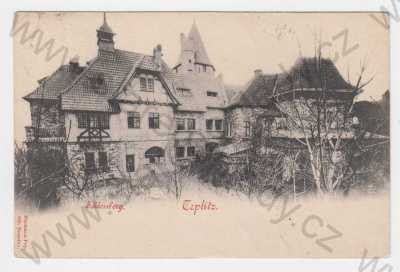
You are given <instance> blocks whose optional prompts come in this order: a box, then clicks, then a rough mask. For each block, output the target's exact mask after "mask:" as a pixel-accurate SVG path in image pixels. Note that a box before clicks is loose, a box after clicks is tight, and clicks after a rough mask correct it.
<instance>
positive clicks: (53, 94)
mask: <svg viewBox="0 0 400 272" xmlns="http://www.w3.org/2000/svg"><path fill="white" fill-rule="evenodd" d="M83 69H84V68H83V67H75V68H74V66H73V65H71V64H70V65H62V66H60V67H59V68H58V69H57V70H56V71H55V72H54V73H53V74H51V75H50V76H48V77H45V78H43V79H42V80H40V81H39V86H38V87H37V88H36V89H35V90H34V91H33V92H31V93H30V94H28V95H27V96H25V97H24V99H26V100H30V99H58V98H59V95H60V94H61V93H62V91H64V90H65V88H67V87H68V86H69V85H70V84H71V83H72V82H73V81H74V80H75V79H76V78H77V77H78V76H79V74H80V73H81V72H82V70H83Z"/></svg>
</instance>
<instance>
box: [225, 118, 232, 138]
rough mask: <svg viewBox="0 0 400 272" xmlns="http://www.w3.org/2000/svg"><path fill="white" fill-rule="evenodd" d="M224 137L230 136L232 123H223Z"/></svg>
mask: <svg viewBox="0 0 400 272" xmlns="http://www.w3.org/2000/svg"><path fill="white" fill-rule="evenodd" d="M225 136H226V137H231V136H232V123H231V122H229V121H225Z"/></svg>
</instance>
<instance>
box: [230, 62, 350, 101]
mask: <svg viewBox="0 0 400 272" xmlns="http://www.w3.org/2000/svg"><path fill="white" fill-rule="evenodd" d="M321 89H325V90H327V91H344V92H347V93H349V94H351V93H352V92H353V91H354V89H355V87H354V86H352V85H351V84H349V83H348V82H346V81H345V80H344V79H343V77H342V76H341V75H340V73H339V71H338V69H337V68H336V66H335V64H334V63H333V62H332V61H331V60H330V59H323V58H322V59H319V60H318V59H317V58H300V59H298V60H297V61H296V63H295V64H294V65H293V67H292V68H291V69H290V70H289V71H288V72H283V73H280V74H276V75H268V74H259V75H256V76H255V77H254V78H252V79H251V80H250V81H249V82H248V83H247V84H246V85H245V86H244V87H243V88H242V91H239V92H238V91H236V94H235V95H234V96H233V97H232V98H231V99H230V102H229V106H230V107H232V106H248V107H250V106H267V105H268V104H269V103H270V102H271V98H272V97H273V96H274V95H276V94H284V93H287V92H292V91H293V90H314V91H315V90H321Z"/></svg>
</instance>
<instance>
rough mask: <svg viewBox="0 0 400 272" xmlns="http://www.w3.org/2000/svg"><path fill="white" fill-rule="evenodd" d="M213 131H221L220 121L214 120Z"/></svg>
mask: <svg viewBox="0 0 400 272" xmlns="http://www.w3.org/2000/svg"><path fill="white" fill-rule="evenodd" d="M215 130H222V120H215Z"/></svg>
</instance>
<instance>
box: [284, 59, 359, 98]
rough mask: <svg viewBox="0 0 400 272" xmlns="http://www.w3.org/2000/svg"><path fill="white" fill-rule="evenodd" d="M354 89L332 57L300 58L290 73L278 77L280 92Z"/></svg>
mask: <svg viewBox="0 0 400 272" xmlns="http://www.w3.org/2000/svg"><path fill="white" fill-rule="evenodd" d="M321 88H323V89H325V90H328V91H332V90H351V91H352V90H354V88H355V87H354V86H352V85H351V84H349V83H348V82H346V81H345V80H344V79H343V77H342V75H341V74H340V72H339V70H338V69H337V68H336V66H335V64H334V63H333V62H332V60H331V59H325V58H320V59H318V58H315V57H313V58H299V59H298V60H297V61H296V63H295V64H294V66H293V67H292V68H291V69H290V70H289V72H288V73H282V74H280V75H279V78H278V89H277V91H278V92H285V91H288V90H293V89H321Z"/></svg>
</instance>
